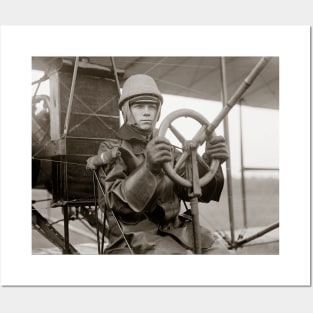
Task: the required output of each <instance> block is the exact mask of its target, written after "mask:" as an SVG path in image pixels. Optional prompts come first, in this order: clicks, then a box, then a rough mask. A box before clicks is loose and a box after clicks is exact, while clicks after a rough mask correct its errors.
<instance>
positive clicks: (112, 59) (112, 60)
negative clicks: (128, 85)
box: [110, 57, 121, 97]
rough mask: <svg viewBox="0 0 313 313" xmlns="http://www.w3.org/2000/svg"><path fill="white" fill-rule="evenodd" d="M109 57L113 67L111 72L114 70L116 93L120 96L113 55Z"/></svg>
mask: <svg viewBox="0 0 313 313" xmlns="http://www.w3.org/2000/svg"><path fill="white" fill-rule="evenodd" d="M110 59H111V63H112V67H113V72H114V77H115V82H116V88H117V93H118V96H119V97H120V96H121V89H120V82H119V80H118V76H117V71H116V66H115V61H114V58H113V57H110Z"/></svg>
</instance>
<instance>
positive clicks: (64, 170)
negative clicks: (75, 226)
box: [60, 156, 71, 254]
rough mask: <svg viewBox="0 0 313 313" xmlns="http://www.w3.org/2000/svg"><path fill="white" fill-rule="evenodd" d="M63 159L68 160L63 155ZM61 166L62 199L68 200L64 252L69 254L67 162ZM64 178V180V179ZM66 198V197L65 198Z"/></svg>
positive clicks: (64, 213)
mask: <svg viewBox="0 0 313 313" xmlns="http://www.w3.org/2000/svg"><path fill="white" fill-rule="evenodd" d="M61 158H62V159H61V161H66V156H62V157H61ZM60 166H61V168H62V170H63V173H62V172H61V173H62V174H61V186H62V182H63V188H62V187H61V190H63V192H62V199H61V200H62V201H64V200H65V201H66V202H65V205H64V206H63V215H64V244H65V247H64V254H69V253H70V252H71V251H70V237H69V212H68V210H69V205H68V204H67V201H68V181H67V163H66V162H64V163H61V165H60ZM63 179H64V181H63ZM64 198H65V199H64Z"/></svg>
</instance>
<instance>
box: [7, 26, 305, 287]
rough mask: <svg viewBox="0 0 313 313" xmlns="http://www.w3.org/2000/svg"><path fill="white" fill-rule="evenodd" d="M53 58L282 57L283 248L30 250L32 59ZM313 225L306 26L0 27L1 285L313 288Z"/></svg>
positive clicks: (281, 236)
mask: <svg viewBox="0 0 313 313" xmlns="http://www.w3.org/2000/svg"><path fill="white" fill-rule="evenodd" d="M57 55H63V56H64V55H68V56H75V55H97V56H131V55H144V56H164V55H166V56H179V55H184V56H278V57H279V60H280V162H279V165H280V199H279V205H280V254H279V255H270V256H265V255H262V256H255V255H250V256H249V255H230V256H148V255H147V256H146V255H145V256H89V255H88V256H87V255H79V256H73V255H63V256H55V255H44V256H43V255H32V253H31V231H30V230H31V226H30V225H31V215H30V210H29V205H30V201H31V161H30V155H31V117H30V116H31V113H30V105H29V103H30V101H31V100H30V99H31V57H32V56H57ZM295 146H296V147H297V148H299V147H301V149H300V148H299V149H300V150H301V151H300V153H301V154H300V155H298V151H299V150H298V149H295V148H294V147H295ZM310 221H311V215H310V27H309V26H2V27H1V284H2V285H4V286H309V285H310V284H311V267H310V266H311V250H310V247H311V244H310V240H311V231H310V227H311V224H310ZM86 267H88V270H87V271H84V268H86ZM191 269H192V270H191ZM42 273H44V275H43V274H42ZM189 273H190V274H189Z"/></svg>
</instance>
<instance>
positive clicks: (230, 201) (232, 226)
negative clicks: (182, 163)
mask: <svg viewBox="0 0 313 313" xmlns="http://www.w3.org/2000/svg"><path fill="white" fill-rule="evenodd" d="M220 61H221V62H220V66H221V71H220V73H221V86H222V102H223V107H225V106H226V105H227V104H226V103H227V99H228V96H227V83H226V63H225V58H224V57H221V59H220ZM223 126H224V136H225V141H226V144H227V146H228V147H230V144H229V127H228V115H226V116H225V118H224V120H223ZM229 153H230V152H229ZM226 177H227V190H228V193H227V198H228V212H229V224H230V236H231V243H233V242H234V241H235V221H234V206H233V188H232V175H231V164H230V157H229V159H228V160H226Z"/></svg>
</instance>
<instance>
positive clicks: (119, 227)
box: [94, 171, 134, 254]
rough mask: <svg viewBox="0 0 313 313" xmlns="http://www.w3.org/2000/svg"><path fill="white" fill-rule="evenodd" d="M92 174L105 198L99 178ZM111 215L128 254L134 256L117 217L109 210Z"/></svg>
mask: <svg viewBox="0 0 313 313" xmlns="http://www.w3.org/2000/svg"><path fill="white" fill-rule="evenodd" d="M94 174H95V177H96V180H97V182H98V185H99V187H100V190H101V192H102V194H103V196H105V191H104V190H103V188H102V185H101V182H100V179H99V177H98V174H97V173H96V172H95V171H94ZM111 213H112V216H113V218H114V219H115V222H116V224H117V227H118V229H119V230H120V232H121V235H122V237H123V239H124V241H125V243H126V245H127V248H128V250H129V252H130V253H131V254H134V251H133V249H132V247H131V246H130V244H129V242H128V240H127V238H126V236H125V234H124V231H123V229H122V226H121V224H120V222H119V220H118V219H117V217H116V216H115V213H114V212H113V210H111Z"/></svg>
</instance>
